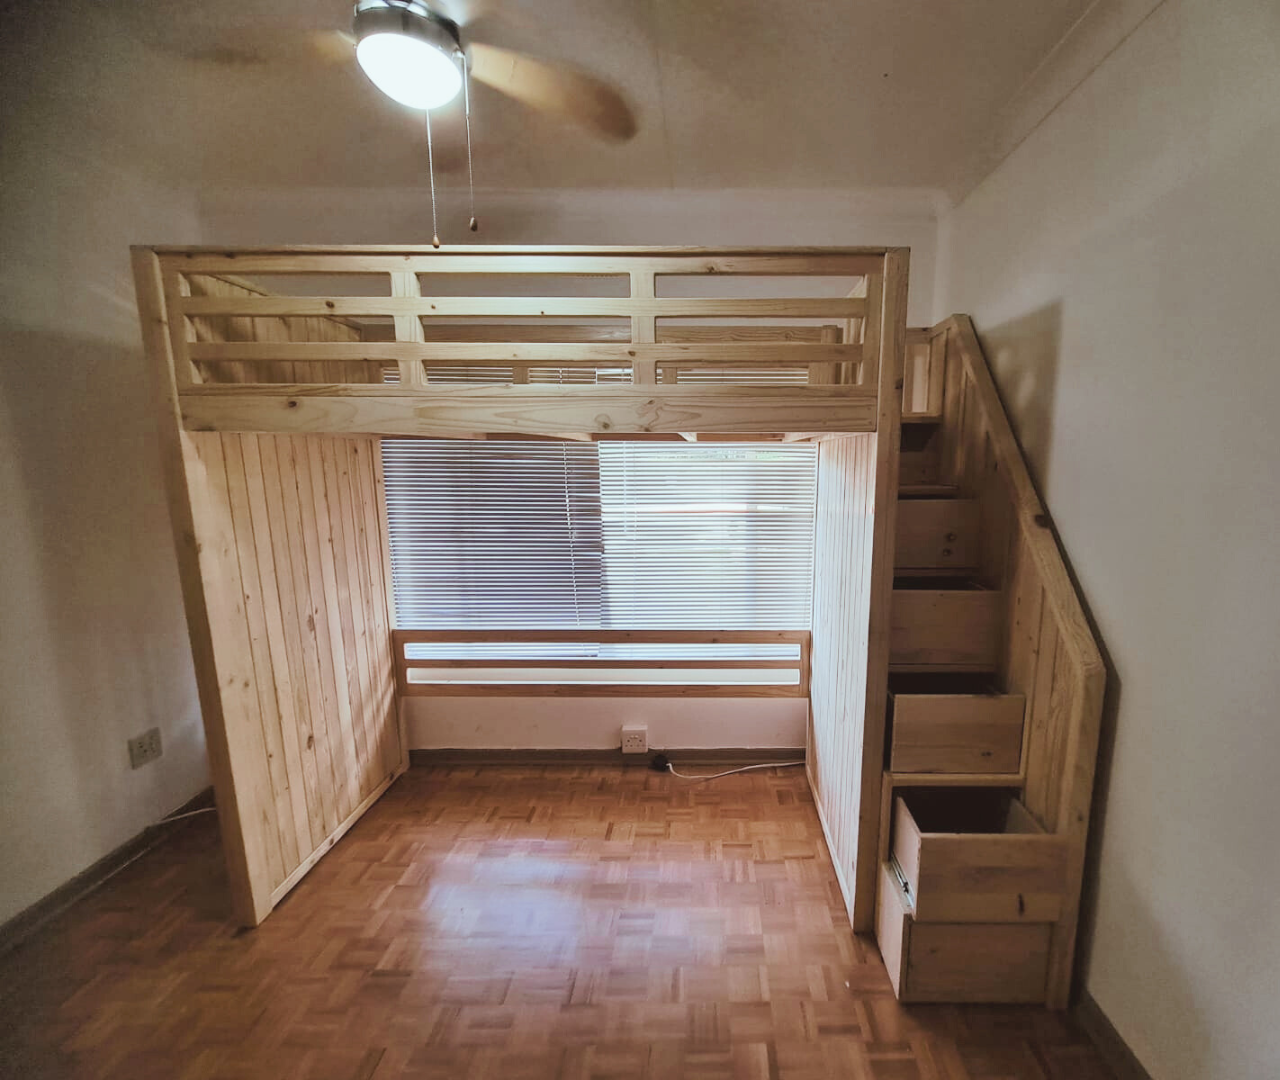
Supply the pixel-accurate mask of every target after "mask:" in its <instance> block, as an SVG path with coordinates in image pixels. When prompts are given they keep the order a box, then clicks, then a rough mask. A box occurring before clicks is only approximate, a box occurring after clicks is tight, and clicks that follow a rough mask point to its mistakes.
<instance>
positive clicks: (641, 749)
mask: <svg viewBox="0 0 1280 1080" xmlns="http://www.w3.org/2000/svg"><path fill="white" fill-rule="evenodd" d="M622 752H623V753H624V754H647V753H648V752H649V728H648V726H647V725H645V724H627V725H626V726H625V727H623V729H622Z"/></svg>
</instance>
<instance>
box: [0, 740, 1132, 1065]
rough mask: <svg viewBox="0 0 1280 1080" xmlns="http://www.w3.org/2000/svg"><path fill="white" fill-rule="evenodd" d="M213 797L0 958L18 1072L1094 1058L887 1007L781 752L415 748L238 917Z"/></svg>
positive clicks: (1062, 1036)
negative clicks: (360, 811)
mask: <svg viewBox="0 0 1280 1080" xmlns="http://www.w3.org/2000/svg"><path fill="white" fill-rule="evenodd" d="M227 913H228V902H227V881H226V877H225V870H224V869H223V863H222V860H221V858H220V857H219V850H218V841H217V833H216V821H215V819H214V817H213V815H208V816H207V817H203V818H197V819H194V820H193V822H192V824H191V825H189V826H188V827H187V828H186V829H185V830H183V831H182V832H181V833H179V834H178V835H176V836H175V837H174V838H173V839H172V840H170V841H169V842H168V843H167V844H166V845H164V846H163V847H161V848H159V849H157V850H156V851H154V852H151V853H149V854H148V855H146V856H145V857H144V858H142V859H140V860H139V861H138V862H136V863H135V864H133V865H132V866H130V867H128V868H126V869H125V870H124V871H123V872H122V873H121V874H120V875H119V876H118V877H116V878H115V879H114V880H112V881H111V882H109V883H108V884H107V885H106V886H105V887H103V888H102V889H100V890H99V891H98V892H96V893H94V894H93V895H91V896H90V897H88V898H87V899H85V900H84V901H82V902H81V903H80V904H78V905H77V906H76V907H75V908H73V909H72V910H71V911H70V912H68V913H67V914H65V915H63V916H62V917H60V918H59V919H58V920H56V921H55V922H53V923H51V924H50V925H49V926H48V927H46V928H45V929H44V930H43V931H41V932H40V933H39V934H37V935H36V936H35V937H34V938H32V939H31V940H30V941H29V942H27V943H26V944H25V945H23V946H21V947H20V948H19V949H18V950H16V951H15V952H14V953H12V954H10V955H9V956H8V957H6V958H5V959H4V960H3V961H0V1015H3V1016H4V1022H3V1023H2V1024H0V1075H2V1076H4V1077H23V1078H31V1080H44V1078H62V1077H66V1078H81V1077H84V1078H88V1077H92V1078H94V1080H125V1078H127V1080H151V1078H156V1080H161V1078H163V1080H197V1078H199V1080H248V1078H254V1080H257V1078H263V1080H267V1078H270V1080H284V1078H298V1080H387V1078H391V1077H397V1078H405V1080H425V1078H435V1077H440V1078H449V1080H461V1078H487V1077H500V1078H502V1080H524V1078H529V1080H532V1078H544V1077H546V1078H551V1077H565V1078H574V1080H588V1078H597V1080H604V1078H614V1080H628V1078H637V1080H639V1078H653V1080H686V1078H687V1080H693V1078H698V1080H718V1078H726V1080H727V1078H736V1077H742V1078H749V1080H754V1078H760V1080H765V1078H778V1080H811V1078H819V1077H823V1078H825V1077H832V1078H835V1077H840V1078H869V1080H995V1078H997V1077H999V1078H1001V1080H1010V1078H1016V1080H1022V1078H1026V1080H1068V1078H1069V1080H1104V1078H1109V1077H1110V1075H1111V1074H1110V1073H1108V1072H1107V1071H1106V1070H1105V1067H1104V1066H1103V1065H1102V1063H1101V1061H1100V1059H1099V1058H1098V1056H1097V1054H1096V1052H1095V1051H1094V1050H1093V1049H1092V1047H1091V1046H1090V1044H1089V1043H1088V1041H1087V1040H1086V1038H1085V1037H1084V1035H1083V1034H1082V1033H1081V1032H1080V1030H1079V1029H1078V1028H1077V1027H1076V1026H1075V1025H1074V1022H1073V1021H1072V1020H1071V1019H1070V1017H1069V1016H1068V1015H1066V1014H1063V1013H1052V1012H1049V1011H1046V1010H1044V1009H1041V1008H1028V1007H991V1006H980V1007H979V1006H914V1007H907V1006H902V1005H900V1004H899V1003H898V1002H897V1001H896V1000H895V999H894V997H893V992H892V989H891V987H890V985H889V980H888V977H887V976H886V974H885V970H884V966H883V965H882V964H881V962H880V958H879V955H878V954H877V952H876V949H875V947H874V945H872V944H871V943H870V941H869V939H864V938H861V937H856V936H855V935H853V934H852V933H851V932H850V930H849V924H848V920H847V917H846V915H845V912H844V910H843V905H842V902H841V898H840V895H839V890H838V887H837V885H836V881H835V877H834V875H833V873H832V870H831V864H830V861H829V858H828V855H827V851H826V847H825V845H824V843H823V840H822V834H821V829H820V827H819V824H818V819H817V816H816V813H815V811H814V807H813V803H812V801H811V799H810V796H809V792H808V789H807V786H806V783H805V779H804V775H803V772H802V771H801V770H799V769H791V770H767V771H760V772H755V773H748V774H745V775H739V776H734V777H728V778H726V779H724V780H719V781H715V782H713V783H707V784H689V783H686V782H684V781H680V780H677V779H675V778H673V777H669V776H663V775H659V774H656V773H652V772H648V771H645V770H642V769H637V768H624V767H619V766H610V767H600V766H563V765H562V766H536V767H515V766H503V767H485V766H478V767H477V766H448V767H434V768H415V769H412V770H410V772H409V773H407V774H406V775H405V776H403V777H402V778H401V779H400V780H399V781H397V783H396V784H395V785H394V786H393V787H392V789H391V790H390V791H389V792H388V794H387V795H386V796H385V797H384V798H383V799H382V800H381V801H380V802H379V803H378V804H377V805H375V806H374V807H373V808H372V809H371V810H370V811H369V813H368V814H367V815H366V816H365V817H364V818H363V819H362V820H361V821H360V822H359V823H358V824H357V825H356V826H355V827H354V828H353V829H352V831H351V832H350V833H349V834H348V835H347V836H346V837H345V838H344V839H343V840H342V841H341V842H340V843H338V844H337V845H336V847H335V848H334V850H333V851H332V853H331V854H330V855H329V857H327V858H326V859H324V860H322V861H321V862H320V863H319V864H318V865H317V867H316V868H315V870H314V871H313V872H312V873H311V874H310V875H309V876H308V877H307V878H306V879H305V880H304V881H302V882H301V883H300V884H299V885H298V887H297V889H296V890H295V891H294V892H293V893H292V894H291V895H290V896H289V897H288V898H287V899H286V900H285V901H284V903H282V904H281V905H280V906H279V908H278V909H277V911H276V913H275V914H274V916H273V917H272V918H271V919H270V920H269V921H268V922H266V923H265V924H264V925H263V926H261V927H259V928H258V929H257V930H254V931H238V930H237V929H236V927H235V925H234V924H233V922H232V921H231V920H230V918H229V917H228V914H227Z"/></svg>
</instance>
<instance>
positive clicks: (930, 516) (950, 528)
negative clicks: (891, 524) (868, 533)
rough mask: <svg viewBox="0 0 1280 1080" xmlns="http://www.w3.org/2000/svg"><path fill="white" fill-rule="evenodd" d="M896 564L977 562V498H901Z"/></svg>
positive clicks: (960, 565)
mask: <svg viewBox="0 0 1280 1080" xmlns="http://www.w3.org/2000/svg"><path fill="white" fill-rule="evenodd" d="M901 482H902V483H907V481H906V480H902V481H901ZM893 564H894V566H895V567H896V568H898V569H899V570H961V569H967V568H969V567H974V566H977V565H978V502H977V500H976V499H903V500H902V501H901V502H899V503H898V524H897V527H896V529H895V534H894V558H893Z"/></svg>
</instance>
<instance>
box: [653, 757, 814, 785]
mask: <svg viewBox="0 0 1280 1080" xmlns="http://www.w3.org/2000/svg"><path fill="white" fill-rule="evenodd" d="M803 764H804V762H803V761H770V762H767V763H766V764H763V765H743V766H742V767H741V768H740V769H726V770H725V771H724V772H718V773H711V774H709V775H707V776H689V775H687V774H685V773H682V772H676V767H675V766H674V765H672V764H671V762H669V761H668V762H667V772H669V773H670V774H671V775H672V776H678V777H680V779H681V780H693V781H702V780H719V779H720V777H722V776H732V775H733V774H734V773H740V772H751V770H752V769H789V768H791V767H793V766H795V765H803Z"/></svg>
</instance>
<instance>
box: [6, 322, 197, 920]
mask: <svg viewBox="0 0 1280 1080" xmlns="http://www.w3.org/2000/svg"><path fill="white" fill-rule="evenodd" d="M0 355H3V356H4V358H5V359H4V360H3V362H0V453H2V454H3V455H4V461H3V462H2V463H0V481H3V484H2V486H3V488H4V490H5V505H4V508H3V511H2V515H3V518H4V520H3V524H2V526H0V582H2V583H3V589H4V595H5V596H6V605H5V610H4V612H3V614H2V615H0V628H2V629H0V636H3V637H4V638H5V640H6V641H7V642H8V644H7V645H6V649H5V652H6V655H5V656H3V657H0V673H2V675H3V677H2V678H0V683H2V684H3V690H2V695H3V696H2V698H0V700H2V703H3V711H4V713H5V714H6V715H5V719H4V723H3V728H2V729H0V744H2V745H3V746H4V748H5V749H4V755H3V758H4V760H3V761H0V770H2V771H0V776H2V777H3V783H0V788H3V789H4V791H5V794H4V796H3V800H2V801H3V808H4V814H5V820H6V830H5V833H6V836H5V837H4V838H2V839H0V847H2V848H3V849H4V851H5V853H6V855H8V856H12V859H9V858H6V860H5V863H6V865H7V866H8V867H9V868H10V869H11V870H12V871H13V872H14V875H15V876H14V878H13V879H12V880H11V881H10V883H9V886H7V887H6V888H4V889H3V890H2V892H3V901H4V906H5V907H6V908H8V907H11V906H14V905H16V906H18V907H21V906H23V903H24V901H25V902H26V903H29V902H33V901H34V900H36V899H38V898H39V897H40V896H41V895H43V894H44V893H46V892H48V891H49V890H50V889H52V888H54V887H56V886H58V885H60V884H62V882H63V881H65V880H66V879H67V878H68V877H70V876H71V875H72V874H74V873H76V872H78V871H80V870H82V869H84V867H85V866H87V865H88V864H89V863H91V862H93V861H94V860H95V859H97V858H99V857H100V856H102V855H103V854H105V853H106V852H107V851H109V850H111V849H112V848H114V847H115V846H117V845H119V844H121V843H123V842H124V841H126V840H128V839H129V838H130V837H131V836H133V835H134V834H136V833H137V832H138V831H139V830H140V829H141V828H143V827H144V826H145V825H147V824H149V823H150V822H151V821H153V820H155V818H157V817H159V816H160V815H161V814H163V813H167V812H168V811H170V810H172V809H173V808H174V807H176V806H178V805H180V804H181V803H182V802H184V801H185V800H187V799H189V798H190V797H191V796H192V795H194V794H196V793H197V792H198V791H199V790H200V789H201V788H202V787H203V786H204V785H205V784H206V783H207V769H206V765H205V761H204V740H203V733H202V731H201V728H200V710H199V705H198V703H197V698H196V692H195V681H194V674H193V672H192V666H191V659H190V650H189V647H188V644H187V635H186V627H185V623H184V619H183V609H182V600H181V595H180V592H179V587H178V577H177V568H176V564H175V560H174V556H173V546H172V539H171V536H170V532H169V524H168V508H167V502H166V499H165V495H164V491H163V487H162V484H161V477H160V472H159V468H158V463H159V451H158V446H157V436H156V430H155V423H154V419H153V406H152V404H151V392H150V388H149V385H148V379H147V377H146V374H145V370H144V365H143V363H142V360H141V357H140V355H139V353H138V350H130V349H129V348H127V347H125V346H122V345H115V344H110V343H106V342H103V341H100V340H89V339H84V338H80V337H72V336H68V335H64V334H56V333H50V332H43V331H30V330H16V329H13V328H12V327H0ZM153 725H158V726H159V727H160V728H161V732H162V739H163V745H164V757H163V758H162V759H161V760H160V761H159V762H157V763H156V764H155V765H152V766H148V767H147V769H146V770H144V771H140V772H133V771H132V770H130V767H129V762H128V756H127V754H126V751H125V740H126V739H127V738H128V737H130V736H133V735H137V734H139V733H140V732H142V731H145V730H146V729H147V728H149V727H151V726H153ZM10 887H11V888H12V893H13V895H10V892H11V888H10ZM9 913H11V912H9Z"/></svg>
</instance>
